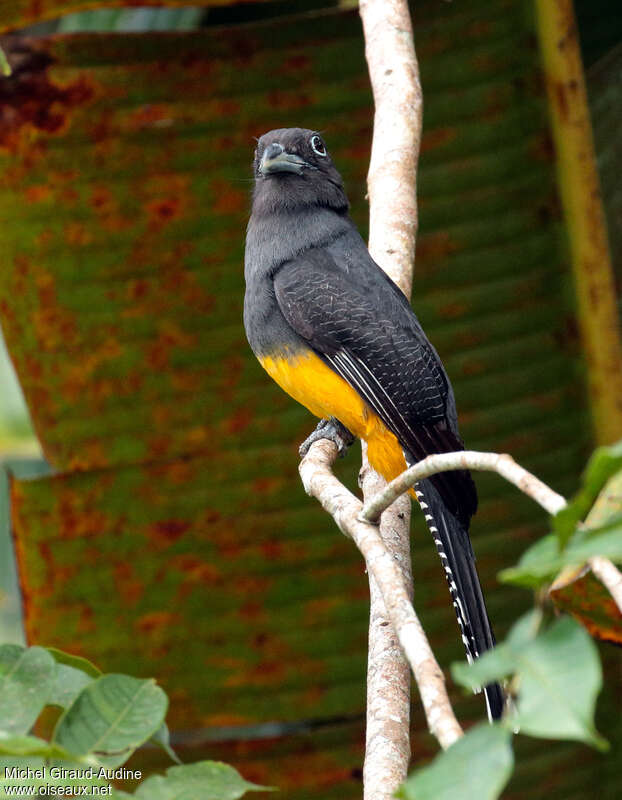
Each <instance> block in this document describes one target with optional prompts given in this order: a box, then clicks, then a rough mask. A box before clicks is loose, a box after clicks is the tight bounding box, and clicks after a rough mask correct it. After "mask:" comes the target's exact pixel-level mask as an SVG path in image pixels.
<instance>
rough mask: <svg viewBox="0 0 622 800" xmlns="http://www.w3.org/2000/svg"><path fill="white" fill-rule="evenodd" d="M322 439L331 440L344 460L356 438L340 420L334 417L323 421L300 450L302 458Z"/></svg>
mask: <svg viewBox="0 0 622 800" xmlns="http://www.w3.org/2000/svg"><path fill="white" fill-rule="evenodd" d="M320 439H329V440H330V441H331V442H334V443H335V444H336V445H337V449H338V451H339V457H340V458H343V457H344V456H345V454H346V453H347V452H348V447H350V445H351V444H352V442H353V441H354V436H353V435H352V434H351V433H350V431H349V430H348V429H347V428H346V427H345V425H342V424H341V422H339V420H338V419H335V418H334V417H330V418H329V419H322V420H320V422H319V423H318V425H317V428H316V429H315V430H314V431H313V433H312V434H311V435H310V436H307V438H306V439H305V440H304V442H303V443H302V444H301V445H300V447H299V448H298V453H299V454H300V458H304V457H305V456H306V455H307V453H308V452H309V448H310V447H311V445H312V444H313V443H314V442H318V441H319V440H320Z"/></svg>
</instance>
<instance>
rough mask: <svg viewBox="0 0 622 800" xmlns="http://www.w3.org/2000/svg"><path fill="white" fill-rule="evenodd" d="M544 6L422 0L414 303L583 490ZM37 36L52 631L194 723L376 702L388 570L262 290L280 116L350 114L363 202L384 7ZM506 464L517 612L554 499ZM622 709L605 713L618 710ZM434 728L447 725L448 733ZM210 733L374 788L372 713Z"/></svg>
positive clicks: (452, 651) (335, 119) (36, 345)
mask: <svg viewBox="0 0 622 800" xmlns="http://www.w3.org/2000/svg"><path fill="white" fill-rule="evenodd" d="M530 5H531V4H530V3H528V2H525V1H524V0H503V2H499V3H495V4H490V3H486V2H484V0H473V1H472V2H471V3H470V4H469V6H468V7H466V8H465V7H464V6H463V5H460V4H457V3H455V4H447V3H438V2H436V1H435V0H434V1H433V0H429V1H427V0H426V2H421V3H417V5H416V9H415V29H416V32H417V33H416V36H417V50H418V54H419V58H420V61H421V73H422V81H423V88H424V93H425V99H426V103H425V115H424V142H423V153H422V159H421V167H420V184H419V186H420V193H419V194H420V211H421V219H420V223H421V224H420V237H419V243H418V253H417V266H416V271H415V280H414V291H413V305H414V307H415V309H416V311H417V313H418V314H419V315H420V318H421V320H422V322H423V324H424V326H425V327H426V329H427V330H428V332H429V335H430V337H431V339H432V340H433V341H434V343H435V344H436V345H437V347H438V349H439V351H440V352H441V355H442V357H443V359H444V360H445V363H446V365H447V368H448V371H449V373H450V375H451V377H452V380H453V382H454V385H455V388H456V394H457V397H458V405H459V407H460V409H461V412H462V429H463V434H464V437H465V440H466V441H467V443H468V445H469V446H470V447H473V448H482V449H491V448H494V449H499V450H508V451H509V452H511V453H512V454H513V455H514V456H515V457H516V458H517V459H518V460H519V461H521V462H522V463H523V464H524V465H525V466H526V467H528V468H530V469H532V470H534V471H535V472H536V473H537V474H538V475H539V476H540V477H542V478H543V479H544V480H546V481H548V482H550V483H551V484H552V485H553V486H554V487H555V488H556V489H557V490H559V491H561V492H563V493H569V492H570V491H572V489H573V488H574V486H575V483H576V480H577V476H578V474H579V472H580V470H581V468H582V466H583V463H584V457H585V454H586V452H587V450H588V449H589V447H590V427H589V417H588V409H587V405H586V403H587V401H586V388H585V377H584V374H585V368H584V364H583V359H582V354H581V350H580V344H579V340H578V337H577V333H576V319H575V317H576V313H575V309H574V307H573V295H572V285H571V278H570V273H569V268H568V255H567V252H566V249H565V244H564V229H563V222H562V219H561V214H560V210H559V201H558V197H557V189H556V180H555V174H554V169H553V165H552V151H551V147H550V132H549V127H548V119H547V114H546V98H545V95H544V91H543V88H542V84H541V80H540V71H539V62H538V52H537V49H536V44H535V39H534V30H533V23H532V20H531V14H530ZM28 47H30V48H34V49H31V50H27V51H26V52H25V54H23V55H22V57H23V58H24V59H25V61H24V63H25V64H26V68H25V69H23V70H22V71H21V72H20V73H18V74H16V75H15V77H14V78H13V79H12V81H13V82H12V83H11V84H10V85H11V91H10V92H9V91H4V92H3V91H2V89H1V87H0V102H2V103H3V104H4V107H5V108H6V109H8V110H9V112H10V116H8V117H6V118H7V119H9V120H10V123H11V124H10V125H7V126H4V127H3V128H2V129H1V130H0V172H1V173H2V178H3V179H2V181H1V182H0V215H1V216H2V219H3V221H4V224H3V225H2V227H1V228H0V253H2V258H3V260H4V263H3V264H2V268H1V269H0V317H1V319H2V325H3V328H4V330H5V334H6V338H7V342H8V344H9V347H10V350H11V354H12V357H13V359H14V361H15V364H16V367H17V370H18V373H19V375H20V379H21V382H22V386H23V388H24V392H25V395H26V398H27V400H28V403H29V407H30V410H31V413H32V416H33V421H34V424H35V427H36V430H37V432H38V434H39V436H40V439H41V441H42V444H43V447H44V450H45V453H46V456H47V457H48V459H49V460H50V462H51V463H52V465H53V467H54V468H55V469H56V470H57V473H58V474H57V475H55V476H53V477H50V478H46V479H39V480H30V481H26V480H14V481H13V484H12V494H13V522H14V528H15V534H16V543H17V548H18V553H19V563H20V572H21V582H22V586H23V589H24V595H25V604H26V622H27V630H28V636H29V638H30V640H31V641H36V642H38V643H45V644H53V645H56V646H59V647H63V648H64V649H67V650H70V651H73V652H78V653H84V654H86V655H88V656H89V657H90V658H91V659H92V660H94V661H95V662H96V663H98V664H99V665H100V666H101V667H102V668H104V669H106V670H107V671H111V670H117V669H118V670H120V671H126V672H131V673H133V674H139V675H152V674H155V675H157V676H158V678H159V679H160V680H161V681H162V683H163V685H165V687H166V689H167V691H168V692H169V694H170V696H171V701H172V702H171V707H172V716H171V718H170V723H171V727H172V728H173V729H174V730H179V729H182V730H184V729H185V730H195V729H197V728H208V729H212V730H213V735H216V734H217V731H218V730H219V729H220V728H219V726H223V725H236V724H240V725H251V724H256V723H259V724H261V723H266V722H269V721H274V720H277V721H283V720H285V721H289V722H296V721H299V720H301V719H304V718H314V719H320V718H330V717H335V716H339V715H352V714H358V713H360V712H361V711H362V708H363V703H364V669H365V655H366V654H365V649H366V627H367V620H366V614H367V610H366V604H367V600H366V597H367V584H366V577H365V575H364V572H363V568H362V565H361V562H360V558H359V557H358V555H357V554H356V553H355V552H354V551H353V549H352V547H351V545H350V543H349V542H348V541H346V540H345V539H344V538H343V537H341V535H340V534H339V533H338V532H337V531H336V529H334V528H333V526H332V524H331V523H330V521H329V520H327V519H326V517H325V515H324V514H323V513H322V512H321V510H320V509H319V507H317V506H316V505H315V504H314V503H313V502H312V501H310V500H309V498H307V497H306V496H305V495H304V493H303V491H302V488H301V487H300V485H299V480H298V475H297V469H296V466H297V456H296V446H297V443H298V441H300V440H301V439H302V438H303V436H304V435H305V434H306V433H307V432H308V430H309V428H310V427H311V425H312V424H313V422H312V420H311V419H310V418H309V416H308V415H307V414H306V412H305V411H304V410H303V409H300V408H298V407H296V406H294V405H293V404H292V402H291V401H290V400H289V398H287V397H286V396H285V395H283V394H282V393H281V392H280V391H279V390H278V388H277V387H275V386H274V385H272V384H271V383H270V382H269V381H268V379H267V378H266V376H265V375H264V374H263V372H262V371H261V369H260V368H259V366H258V365H257V364H256V363H255V361H254V359H253V357H252V355H251V354H250V352H249V350H248V347H247V345H246V342H245V339H244V333H243V329H242V324H241V306H242V295H243V278H242V254H243V238H244V228H245V224H246V219H247V214H248V205H249V201H248V193H249V190H250V181H249V177H250V176H249V166H250V160H251V155H252V152H251V151H252V147H253V140H252V137H253V136H256V135H259V134H261V133H262V132H263V131H265V130H267V129H269V128H271V127H277V126H279V127H280V126H283V125H297V124H298V125H300V124H303V125H306V126H309V127H317V128H319V129H322V130H323V131H324V132H325V136H326V139H327V141H328V143H329V145H330V147H331V151H332V152H333V154H334V157H335V160H336V162H337V163H338V165H339V167H340V169H341V170H342V172H343V174H344V177H345V178H346V182H347V186H348V190H349V194H350V198H351V200H352V205H353V214H354V216H355V218H356V219H357V221H358V222H359V224H360V226H361V229H362V230H363V231H364V230H365V227H366V213H367V209H366V204H365V200H364V195H365V173H366V169H367V162H368V155H369V145H370V137H371V122H372V112H371V105H370V103H371V98H370V93H369V88H368V79H367V74H366V65H365V61H364V55H363V42H362V38H361V29H360V22H359V20H358V18H357V16H356V14H355V13H354V12H330V13H326V14H320V15H313V16H310V17H305V18H304V24H301V23H300V20H288V21H285V22H279V21H275V22H270V23H262V24H257V25H253V26H245V27H238V28H231V29H222V30H213V31H210V30H207V31H198V32H192V33H184V34H165V35H162V34H158V35H153V34H144V35H141V36H132V37H126V36H123V35H94V34H90V35H79V36H63V37H54V38H50V39H44V40H41V41H39V42H37V43H34V44H33V43H30V44H29V45H28ZM357 461H358V458H357V455H356V450H354V451H353V452H352V453H351V454H350V456H349V458H348V459H346V460H345V461H344V462H340V464H339V466H338V470H339V472H340V474H341V475H342V476H343V477H344V480H346V481H347V482H349V483H350V485H352V486H355V475H356V470H357ZM478 485H479V487H480V494H481V508H480V511H479V513H478V515H477V517H476V518H475V520H474V524H473V538H474V541H475V547H476V550H477V552H478V559H479V560H478V563H479V567H480V571H481V572H482V575H483V578H484V583H485V584H486V595H487V598H488V605H489V610H490V612H491V616H492V617H493V619H494V620H495V622H496V627H497V629H498V632H499V633H500V634H502V633H503V631H504V630H505V629H506V628H507V626H508V625H509V623H510V622H511V620H513V619H514V618H515V617H516V614H517V613H518V611H519V610H520V609H521V607H524V606H525V605H526V604H527V603H528V602H529V598H528V597H527V596H526V595H523V594H522V593H520V592H519V591H517V590H514V589H509V588H507V587H502V586H499V585H496V584H495V583H494V577H493V576H494V574H495V573H496V572H497V571H498V570H499V569H501V568H502V567H504V566H507V565H509V564H511V563H513V561H515V560H516V559H517V557H518V555H519V554H520V553H521V552H522V550H523V549H525V547H526V546H527V545H528V544H529V543H530V542H531V541H533V539H534V537H536V536H538V535H540V534H541V533H542V532H543V531H544V526H545V520H544V519H543V517H542V515H541V513H540V511H539V510H538V509H537V508H536V507H535V506H533V505H532V504H531V503H530V502H528V501H527V500H526V499H525V498H522V497H519V496H518V495H517V493H516V492H515V491H514V490H513V489H511V488H510V487H508V486H507V485H505V484H503V483H501V482H500V481H499V480H498V479H497V478H495V477H493V476H488V475H486V476H482V477H481V478H480V477H478ZM413 528H414V530H413V557H414V564H415V575H416V581H417V584H416V597H417V603H418V608H420V611H421V613H422V616H423V619H424V624H425V627H426V630H427V631H428V633H429V635H430V636H431V638H432V641H433V643H434V646H435V649H436V652H437V655H438V657H439V659H440V660H441V662H442V663H443V664H445V665H448V664H449V662H450V661H451V660H452V659H455V658H461V657H462V656H461V652H460V643H459V637H458V636H457V634H456V626H455V621H454V619H453V612H452V609H451V605H450V603H448V600H447V596H446V588H445V586H444V584H443V579H442V575H441V571H440V569H439V565H438V563H437V557H436V554H435V553H434V549H433V547H431V546H430V541H429V535H428V534H427V533H426V532H425V531H424V530H423V528H422V527H421V525H420V523H419V521H417V522H416V523H415V525H414V526H413ZM460 704H461V710H463V713H465V715H466V719H467V720H469V719H470V718H473V717H474V716H476V715H479V714H481V703H480V702H479V698H471V697H469V698H463V699H462V700H461V701H460ZM608 709H609V712H608V713H609V715H608V716H606V719H605V721H604V722H602V723H600V722H599V729H601V730H602V731H603V733H604V734H605V735H613V733H615V731H614V727H615V726H616V725H618V724H619V723H617V721H616V720H615V719H614V715H613V713H612V710H613V709H615V703H613V702H612V703H610V704H609V705H608ZM416 726H419V728H418V729H419V730H420V731H422V730H423V728H422V727H421V726H422V720H421V718H420V717H417V718H416ZM331 737H332V738H331ZM182 738H183V737H182ZM415 747H416V748H417V752H418V757H419V758H420V757H421V754H422V753H424V754H429V755H431V754H432V752H433V745H432V741H431V739H430V738H429V737H428V736H427V735H426V734H424V733H422V732H419V733H417V735H416V736H415ZM210 748H211V749H210ZM210 748H208V750H210V752H211V755H212V757H213V756H214V750H215V749H218V753H219V754H220V755H222V757H223V758H226V759H228V760H233V761H235V762H236V764H238V766H240V767H241V769H242V771H243V774H244V775H245V777H247V778H248V779H251V780H256V781H258V782H260V783H261V782H263V783H268V784H276V785H280V786H281V787H283V789H284V793H283V796H284V797H296V798H305V797H309V798H311V797H322V798H330V797H337V796H339V797H357V796H360V775H359V773H358V771H357V769H358V766H360V758H361V756H360V754H361V728H360V725H359V724H354V723H349V724H347V725H343V726H341V727H340V726H337V727H334V728H331V732H330V734H329V733H327V732H326V731H325V730H324V729H322V732H319V731H315V732H314V733H308V734H300V735H298V736H293V737H290V738H285V739H279V740H277V741H272V740H271V741H269V742H266V741H253V742H248V743H245V744H243V743H238V744H234V743H230V744H228V745H224V744H223V745H218V746H217V745H210ZM527 749H528V748H527ZM577 752H578V751H577V750H576V748H567V749H565V750H563V751H562V750H559V749H557V748H556V747H554V748H552V750H551V752H550V756H549V755H547V758H544V757H543V754H542V752H535V751H534V750H533V749H532V750H531V751H530V752H528V753H527V755H526V758H528V759H529V763H530V764H531V763H532V761H533V763H534V766H533V770H532V771H531V772H529V773H528V774H523V775H522V776H521V777H520V779H517V780H519V783H518V784H517V786H518V788H517V789H516V790H512V791H513V792H514V793H513V794H508V796H509V797H510V796H512V797H524V796H525V794H524V793H523V794H521V786H523V785H528V784H529V781H532V784H533V785H534V786H536V787H537V786H538V785H539V786H540V787H542V788H543V790H544V787H546V786H548V785H549V784H547V780H548V779H547V777H546V776H550V775H551V774H552V773H553V772H555V773H556V774H557V772H559V771H560V770H561V773H560V775H558V776H557V777H556V779H555V780H556V783H555V786H556V787H558V788H559V787H561V788H559V791H558V792H557V796H559V797H562V796H565V797H571V796H574V794H573V792H574V788H572V787H573V786H574V784H573V783H572V781H571V776H569V775H568V774H567V773H568V770H566V771H565V772H564V770H563V765H564V764H565V763H566V762H565V761H564V759H566V760H570V761H572V760H573V759H574V760H575V761H576V762H577V763H579V762H580V761H581V760H582V759H585V763H584V764H583V762H582V761H581V769H584V773H585V776H586V777H585V784H586V785H587V784H588V783H589V781H588V776H589V779H590V780H591V781H594V779H595V776H596V775H597V774H598V769H599V767H598V762H595V760H594V757H593V756H591V755H584V754H583V753H581V755H580V756H577ZM538 758H539V759H540V761H539V762H538V763H536V761H537V759H538ZM560 765H561V766H560ZM582 774H583V773H582ZM530 775H532V776H539V777H540V783H539V784H538V783H537V782H535V779H534V778H530ZM581 780H583V779H582V778H581V779H580V780H579V779H577V782H576V786H577V787H579V784H580V782H581ZM523 782H525V783H523ZM562 788H565V790H566V792H567V794H566V795H563V793H562ZM571 788H572V791H571ZM579 790H580V791H582V789H579ZM556 791H557V790H556ZM537 792H538V790H537V788H532V789H530V793H529V796H530V797H538V796H545V795H544V794H542V795H538V793H537ZM554 794H555V793H554V792H553V795H554ZM546 796H547V797H548V796H549V795H548V794H547V795H546ZM576 796H577V797H579V796H584V797H587V796H589V795H588V794H583V795H581V794H577V795H576Z"/></svg>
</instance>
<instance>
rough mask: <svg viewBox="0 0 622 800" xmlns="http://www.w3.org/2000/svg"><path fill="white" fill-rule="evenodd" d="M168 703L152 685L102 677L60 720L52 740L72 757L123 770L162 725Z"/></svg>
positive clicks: (115, 677)
mask: <svg viewBox="0 0 622 800" xmlns="http://www.w3.org/2000/svg"><path fill="white" fill-rule="evenodd" d="M167 706H168V699H167V697H166V695H165V693H164V692H163V691H162V689H161V688H160V687H159V686H156V684H155V681H153V680H140V679H138V678H131V677H129V676H127V675H104V676H102V677H101V678H98V679H97V680H95V681H93V682H92V683H90V684H89V685H88V686H86V688H84V689H83V690H82V691H81V692H80V694H79V695H78V697H77V698H76V700H75V701H74V703H73V705H71V706H70V707H69V708H68V709H67V710H66V711H65V713H64V714H63V715H62V716H61V717H60V719H59V720H58V723H57V725H56V729H55V731H54V737H53V740H54V741H55V742H57V743H58V744H61V745H62V746H63V747H66V748H67V750H69V751H70V752H71V753H73V754H74V755H86V754H87V753H91V754H93V755H95V756H96V757H97V759H98V761H100V762H101V763H102V764H106V766H109V767H115V766H119V765H120V764H123V763H124V762H125V761H126V760H127V759H128V758H129V757H130V755H131V754H132V753H133V752H134V750H135V749H136V748H137V747H139V746H140V745H141V744H143V743H144V742H146V741H147V739H149V738H150V737H151V736H153V734H154V733H155V732H156V731H157V730H158V728H159V727H160V726H161V725H162V722H163V721H164V717H165V715H166V709H167Z"/></svg>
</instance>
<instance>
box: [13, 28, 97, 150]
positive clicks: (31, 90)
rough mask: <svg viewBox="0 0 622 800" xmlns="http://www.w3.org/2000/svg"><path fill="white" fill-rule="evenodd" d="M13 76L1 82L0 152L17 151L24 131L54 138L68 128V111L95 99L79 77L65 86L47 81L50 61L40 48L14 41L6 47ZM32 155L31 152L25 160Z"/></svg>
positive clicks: (91, 90) (92, 91)
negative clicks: (33, 130)
mask: <svg viewBox="0 0 622 800" xmlns="http://www.w3.org/2000/svg"><path fill="white" fill-rule="evenodd" d="M7 49H8V54H9V57H10V59H11V64H12V66H13V74H12V75H11V76H9V77H8V78H3V79H2V80H1V81H0V148H6V149H8V150H10V151H16V150H17V149H18V146H19V144H20V140H21V137H22V134H23V132H24V130H26V129H28V128H31V129H32V128H34V129H35V130H37V131H41V132H43V133H46V134H49V135H54V134H59V133H62V132H63V131H64V130H66V129H67V127H68V126H69V124H70V114H71V111H72V110H73V109H74V108H76V107H80V106H84V105H86V104H87V103H88V102H89V101H90V100H91V99H92V98H93V96H94V88H93V85H92V83H91V82H90V81H89V79H88V78H87V77H86V76H84V75H82V76H80V77H79V78H77V79H76V80H74V81H73V82H71V83H69V84H67V85H66V86H60V85H58V84H55V83H53V82H52V81H51V80H50V77H49V74H48V70H49V67H50V66H51V65H52V64H53V59H52V57H51V56H50V54H49V53H47V52H46V51H45V49H44V48H43V46H42V45H37V46H34V45H33V44H32V41H26V40H25V39H14V40H12V41H10V42H9V44H8V47H7ZM34 156H35V151H34V150H33V149H32V148H30V155H29V156H28V158H33V157H34Z"/></svg>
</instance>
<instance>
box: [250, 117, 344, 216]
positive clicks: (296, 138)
mask: <svg viewBox="0 0 622 800" xmlns="http://www.w3.org/2000/svg"><path fill="white" fill-rule="evenodd" d="M253 171H254V174H255V191H254V194H253V210H254V211H259V210H265V211H268V212H274V211H278V210H291V211H293V210H295V209H300V208H304V207H309V206H318V207H321V208H332V209H335V210H336V211H347V209H348V199H347V197H346V194H345V192H344V189H343V181H342V179H341V175H340V174H339V173H338V172H337V170H336V168H335V165H334V164H333V162H332V159H331V157H330V154H329V152H328V150H327V149H326V145H325V144H324V140H323V138H322V137H321V135H320V134H319V133H318V132H317V131H310V130H306V129H305V128H279V129H277V130H274V131H269V132H268V133H264V135H263V136H262V137H261V138H260V139H259V141H258V143H257V149H256V150H255V160H254V162H253Z"/></svg>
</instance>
